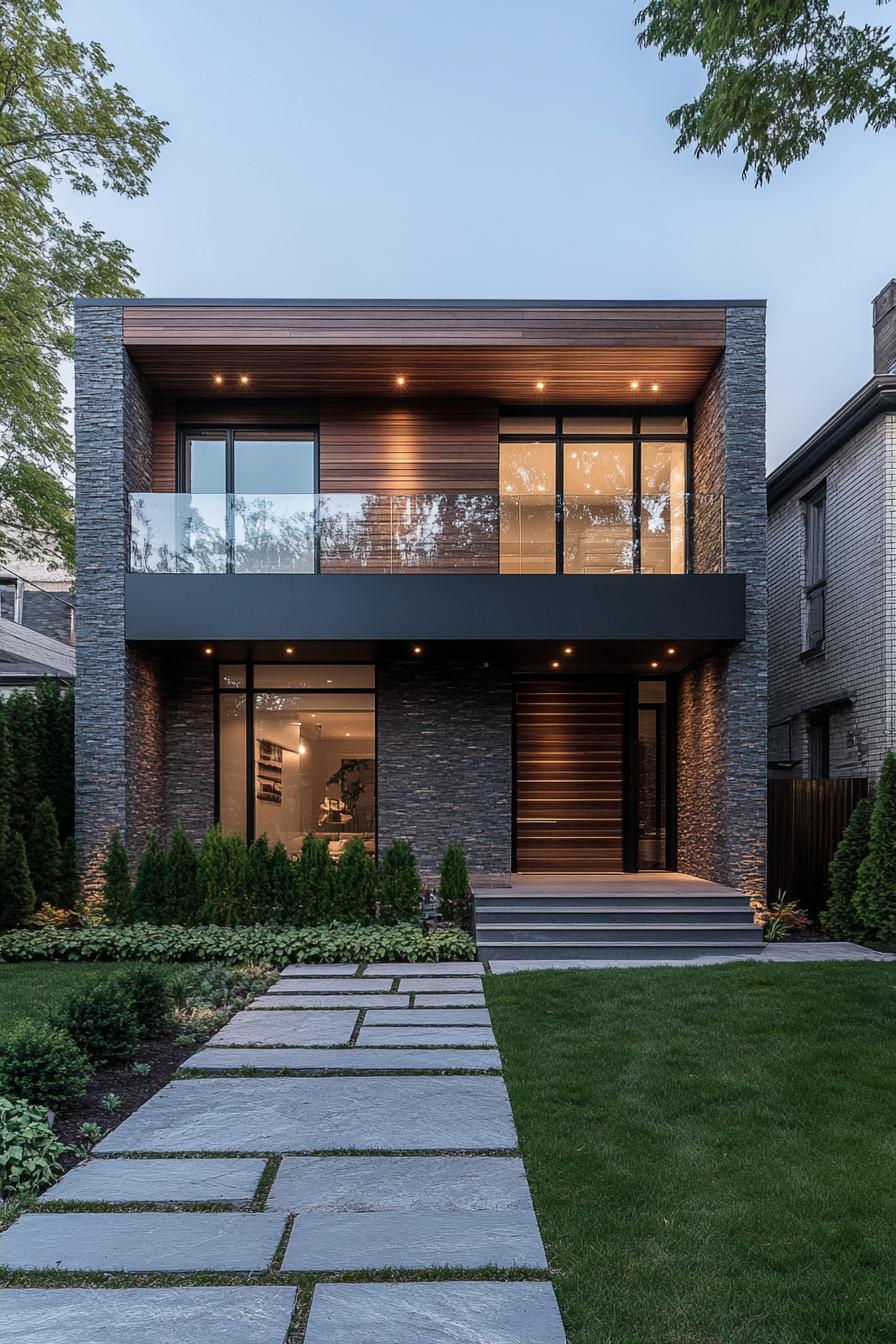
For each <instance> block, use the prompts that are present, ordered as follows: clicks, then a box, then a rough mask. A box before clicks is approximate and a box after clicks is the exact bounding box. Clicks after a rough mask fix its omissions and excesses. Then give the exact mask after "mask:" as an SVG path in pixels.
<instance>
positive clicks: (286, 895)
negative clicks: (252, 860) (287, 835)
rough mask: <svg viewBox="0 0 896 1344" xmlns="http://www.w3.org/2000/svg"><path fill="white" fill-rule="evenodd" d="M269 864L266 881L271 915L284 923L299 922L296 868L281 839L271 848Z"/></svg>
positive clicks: (300, 920)
mask: <svg viewBox="0 0 896 1344" xmlns="http://www.w3.org/2000/svg"><path fill="white" fill-rule="evenodd" d="M269 865H270V867H269V870H268V882H269V885H270V893H271V913H272V915H273V917H274V918H275V919H279V920H280V921H281V922H282V923H284V924H301V922H302V907H301V903H300V901H299V875H298V870H297V867H296V865H295V864H294V863H293V861H292V859H291V858H290V857H289V854H288V853H287V852H286V846H285V845H284V843H283V841H282V840H278V841H277V843H276V845H274V847H273V849H272V850H271V852H270V856H269Z"/></svg>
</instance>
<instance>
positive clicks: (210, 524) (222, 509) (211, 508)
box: [129, 491, 724, 574]
mask: <svg viewBox="0 0 896 1344" xmlns="http://www.w3.org/2000/svg"><path fill="white" fill-rule="evenodd" d="M129 504H130V548H129V554H130V569H131V572H133V573H140V574H315V573H345V574H362V573H372V574H452V573H462V574H497V573H502V574H505V573H506V574H554V573H557V572H558V571H560V570H562V571H563V572H564V573H567V574H569V573H572V574H631V573H638V572H640V573H650V574H682V573H688V572H692V573H717V572H720V571H721V570H722V569H723V568H724V501H723V498H722V496H721V495H701V494H695V495H681V494H678V495H676V496H675V497H670V495H668V494H665V495H664V494H652V495H650V496H646V495H645V496H642V497H641V499H640V500H636V499H634V498H633V497H632V495H631V494H620V495H596V494H595V495H588V496H581V495H573V496H569V495H567V496H565V497H563V498H560V497H556V496H554V495H548V494H527V495H509V494H505V495H499V494H498V493H497V492H495V493H476V494H468V493H464V492H462V491H444V492H438V493H421V494H376V493H364V494H361V493H359V494H348V493H341V494H339V493H334V494H319V495H269V494H268V495H262V494H256V495H203V494H196V495H192V494H132V495H131V496H130V497H129Z"/></svg>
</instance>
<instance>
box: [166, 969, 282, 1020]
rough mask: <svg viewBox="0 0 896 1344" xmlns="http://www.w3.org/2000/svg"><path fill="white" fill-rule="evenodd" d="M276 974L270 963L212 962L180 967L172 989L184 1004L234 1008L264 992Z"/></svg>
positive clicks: (185, 1005)
mask: <svg viewBox="0 0 896 1344" xmlns="http://www.w3.org/2000/svg"><path fill="white" fill-rule="evenodd" d="M276 978H277V972H276V971H275V970H273V968H272V967H271V966H269V965H264V964H262V965H257V966H256V965H246V966H235V967H234V966H227V965H224V964H223V963H221V962H212V963H211V964H208V965H204V966H186V967H184V968H183V970H181V971H178V973H177V974H176V976H175V977H174V980H173V981H172V983H171V990H172V993H173V995H174V999H175V1002H176V1003H177V1005H178V1007H180V1008H218V1009H225V1008H228V1009H233V1008H235V1007H239V1006H241V1005H242V1004H244V1003H247V1002H248V1001H249V1000H250V999H255V998H258V996H259V994H264V992H265V990H267V989H268V988H269V987H270V986H271V985H272V984H273V983H274V981H275V980H276Z"/></svg>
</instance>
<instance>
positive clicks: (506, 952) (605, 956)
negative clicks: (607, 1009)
mask: <svg viewBox="0 0 896 1344" xmlns="http://www.w3.org/2000/svg"><path fill="white" fill-rule="evenodd" d="M478 946H479V955H480V956H481V957H482V958H483V959H484V960H485V961H619V962H625V961H688V960H690V959H693V958H695V957H749V956H755V955H756V954H757V953H759V952H761V950H762V946H763V945H762V943H750V944H747V943H740V942H738V943H733V942H731V943H709V944H708V943H667V942H648V941H641V942H628V943H608V942H599V941H597V940H591V941H588V942H570V941H569V940H568V939H566V940H563V939H559V938H558V939H554V940H549V939H548V940H544V941H542V942H526V943H513V942H502V943H496V942H487V941H483V940H482V939H480V941H479V945H478Z"/></svg>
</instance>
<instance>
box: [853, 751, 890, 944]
mask: <svg viewBox="0 0 896 1344" xmlns="http://www.w3.org/2000/svg"><path fill="white" fill-rule="evenodd" d="M853 905H854V906H855V910H856V913H857V915H858V917H859V919H861V921H862V923H863V924H864V925H865V928H866V929H867V930H868V932H869V933H870V934H871V935H872V936H873V937H877V938H880V939H883V940H884V941H887V942H889V941H890V940H891V939H893V938H896V756H894V754H893V752H892V751H888V752H887V754H886V756H885V757H884V764H883V769H882V770H881V774H880V783H879V784H878V786H877V794H876V795H875V799H874V808H873V810H872V813H871V825H870V829H869V836H868V853H867V854H866V855H865V857H864V859H863V860H862V862H861V863H860V865H859V879H858V882H857V884H856V893H855V897H854V898H853Z"/></svg>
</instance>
